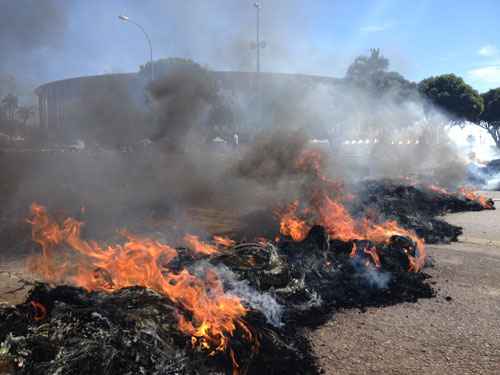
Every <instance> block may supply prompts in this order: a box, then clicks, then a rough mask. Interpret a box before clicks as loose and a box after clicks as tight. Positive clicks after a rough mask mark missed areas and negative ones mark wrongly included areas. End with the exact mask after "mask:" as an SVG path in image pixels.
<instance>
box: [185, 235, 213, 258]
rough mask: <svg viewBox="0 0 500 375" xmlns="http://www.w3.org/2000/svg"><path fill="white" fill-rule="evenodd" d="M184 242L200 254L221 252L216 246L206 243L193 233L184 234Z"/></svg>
mask: <svg viewBox="0 0 500 375" xmlns="http://www.w3.org/2000/svg"><path fill="white" fill-rule="evenodd" d="M184 242H185V243H186V245H188V246H189V247H190V248H192V249H193V250H194V251H195V252H197V253H200V254H204V255H212V254H217V253H218V252H219V250H218V249H217V247H216V246H213V245H210V244H208V243H205V242H203V241H201V240H200V239H199V238H198V236H194V235H192V234H186V235H185V236H184Z"/></svg>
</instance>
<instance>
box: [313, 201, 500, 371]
mask: <svg viewBox="0 0 500 375" xmlns="http://www.w3.org/2000/svg"><path fill="white" fill-rule="evenodd" d="M485 194H487V195H488V196H491V197H493V198H494V199H495V200H496V204H497V206H500V193H491V192H488V193H485ZM446 219H447V220H448V221H449V222H450V223H453V224H457V225H461V226H463V227H464V235H463V236H462V238H461V242H459V243H453V244H451V245H439V246H428V252H429V254H430V256H431V257H432V258H433V260H434V264H435V265H434V267H433V268H430V269H428V270H427V271H426V272H428V273H429V274H431V275H432V277H433V278H432V280H433V282H435V285H434V286H435V288H436V289H437V290H438V294H437V297H436V298H434V299H430V300H421V301H419V302H418V303H415V304H411V303H410V304H401V305H396V306H391V307H386V308H373V309H368V311H367V312H365V313H361V312H359V311H353V310H351V311H345V312H340V313H338V314H337V315H336V318H335V319H334V320H332V321H331V322H329V323H328V324H327V325H325V326H323V327H321V328H319V329H318V330H316V331H314V332H312V333H311V338H312V342H313V345H314V349H315V352H316V355H317V356H318V358H319V360H320V363H321V366H322V368H323V369H324V370H325V374H332V375H333V374H336V375H340V374H411V373H419V374H440V375H441V374H492V375H493V374H495V375H498V374H500V209H499V210H496V211H487V212H486V211H483V212H470V213H462V214H454V215H449V216H447V217H446Z"/></svg>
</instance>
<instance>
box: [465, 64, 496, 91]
mask: <svg viewBox="0 0 500 375" xmlns="http://www.w3.org/2000/svg"><path fill="white" fill-rule="evenodd" d="M467 74H468V76H469V77H470V78H471V79H472V80H475V81H476V82H478V83H480V84H482V85H485V86H489V87H498V86H500V65H493V66H485V67H483V68H477V69H471V70H469V71H468V72H467Z"/></svg>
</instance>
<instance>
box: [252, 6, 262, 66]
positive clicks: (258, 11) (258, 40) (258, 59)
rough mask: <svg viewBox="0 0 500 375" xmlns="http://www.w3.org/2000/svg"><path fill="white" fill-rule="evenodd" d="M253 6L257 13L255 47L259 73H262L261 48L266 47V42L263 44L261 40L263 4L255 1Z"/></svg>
mask: <svg viewBox="0 0 500 375" xmlns="http://www.w3.org/2000/svg"><path fill="white" fill-rule="evenodd" d="M253 6H254V7H255V10H256V15H257V37H256V44H255V48H256V49H257V73H260V49H261V48H264V43H262V44H261V42H260V8H261V6H260V4H259V3H254V4H253Z"/></svg>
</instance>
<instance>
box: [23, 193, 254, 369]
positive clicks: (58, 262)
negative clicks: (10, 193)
mask: <svg viewBox="0 0 500 375" xmlns="http://www.w3.org/2000/svg"><path fill="white" fill-rule="evenodd" d="M31 213H32V217H31V219H30V220H29V222H30V223H31V225H32V235H33V240H34V241H35V242H37V243H38V244H39V245H40V246H41V249H42V253H41V254H40V255H39V256H37V257H34V258H31V259H30V261H29V264H28V265H29V267H30V269H31V270H32V271H34V272H35V273H37V274H39V275H40V276H42V277H43V278H44V279H45V280H46V281H48V282H54V283H61V282H70V283H72V284H74V285H76V286H79V287H83V288H85V289H87V290H92V291H103V292H112V291H115V290H118V289H121V288H125V287H130V286H136V285H140V286H144V287H147V288H151V289H153V290H155V291H157V292H159V293H161V294H163V295H165V296H166V297H167V298H169V299H170V300H171V301H172V302H173V303H175V304H176V305H177V306H178V307H179V309H178V313H177V314H178V327H179V330H180V331H181V332H183V333H185V334H187V335H190V336H191V342H192V344H193V346H194V347H196V348H199V349H201V350H204V351H207V352H208V353H209V354H210V355H214V354H216V353H219V352H227V353H228V354H229V356H230V357H231V358H232V360H233V364H234V368H235V369H236V368H237V367H238V364H237V362H236V359H235V354H234V352H233V351H232V349H231V347H230V344H229V341H230V338H231V336H233V335H234V333H235V332H236V330H238V331H239V332H242V335H243V337H245V338H246V339H248V340H249V341H251V342H253V345H256V344H255V342H256V340H255V338H254V337H253V335H252V333H251V329H250V327H249V326H248V325H247V324H246V323H245V321H244V319H243V317H244V316H245V314H246V312H247V309H246V308H245V306H244V305H243V304H242V301H241V300H240V299H239V298H238V297H236V296H234V295H231V294H227V293H225V292H224V289H223V284H222V281H221V280H220V279H219V277H218V276H217V274H216V273H215V272H214V271H212V270H210V269H209V270H207V271H206V272H205V274H204V275H203V276H200V277H198V276H195V275H193V274H191V273H190V272H189V271H188V270H187V269H184V270H182V271H180V272H179V273H174V272H170V271H169V269H168V264H169V263H170V262H171V261H172V260H173V259H174V258H175V257H176V256H177V251H176V250H175V249H174V248H173V247H170V246H169V245H167V244H164V243H161V242H159V241H156V240H153V239H150V238H141V237H138V236H134V235H132V234H130V233H128V232H122V233H121V234H122V235H123V236H124V238H125V239H126V241H125V243H124V244H114V245H108V246H102V245H100V244H98V243H97V242H94V241H86V240H83V239H82V238H81V229H82V226H83V223H82V222H79V221H77V220H75V219H72V218H68V219H66V220H65V221H64V222H63V223H62V224H59V223H58V222H56V221H54V220H53V219H52V218H51V217H50V216H49V215H48V213H47V211H46V209H45V208H44V207H42V206H40V205H38V204H36V203H34V204H32V206H31ZM185 240H186V242H188V243H189V245H190V246H192V250H193V251H195V252H198V253H202V254H208V255H210V254H214V253H215V252H217V248H216V247H215V246H212V245H207V244H204V243H202V242H201V241H199V239H198V238H197V237H195V236H190V235H188V236H186V238H185ZM63 247H64V248H69V249H70V250H72V251H71V252H64V251H60V250H61V248H63ZM56 250H59V251H56ZM33 307H34V308H35V312H36V313H35V319H40V320H41V319H43V317H44V314H45V308H44V307H43V306H39V304H33ZM235 373H236V370H235Z"/></svg>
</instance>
